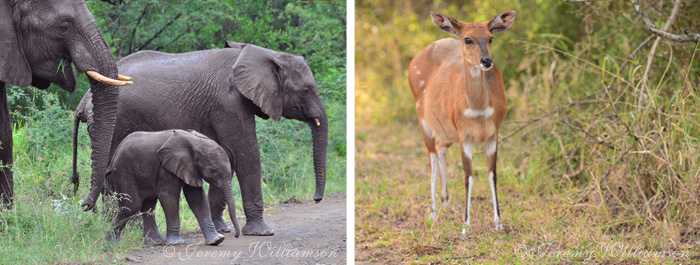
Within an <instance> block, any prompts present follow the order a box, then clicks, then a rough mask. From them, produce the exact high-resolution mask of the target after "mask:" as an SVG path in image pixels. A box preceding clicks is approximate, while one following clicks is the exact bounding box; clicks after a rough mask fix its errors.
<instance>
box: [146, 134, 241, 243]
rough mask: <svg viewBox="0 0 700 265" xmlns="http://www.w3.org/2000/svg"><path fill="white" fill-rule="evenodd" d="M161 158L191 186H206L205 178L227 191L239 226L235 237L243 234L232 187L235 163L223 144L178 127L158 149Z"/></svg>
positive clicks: (169, 168)
mask: <svg viewBox="0 0 700 265" xmlns="http://www.w3.org/2000/svg"><path fill="white" fill-rule="evenodd" d="M158 159H159V160H160V162H161V163H162V164H163V167H164V168H165V169H167V170H168V171H170V172H171V173H173V174H174V175H175V176H177V177H178V178H180V179H182V180H183V181H184V182H185V184H187V185H190V186H193V187H202V184H203V182H202V180H205V181H206V182H209V185H212V186H215V187H217V188H218V189H220V190H222V191H224V195H225V199H226V203H227V204H228V210H229V216H230V217H231V222H233V226H234V228H235V233H234V236H235V237H238V236H239V235H240V232H241V230H240V228H239V226H238V219H237V218H236V203H235V200H234V197H233V187H232V186H231V180H232V176H233V174H232V173H231V163H230V162H229V159H228V156H227V155H226V151H225V150H224V148H223V147H221V146H220V145H219V144H217V143H216V142H214V141H213V140H211V139H209V138H207V137H206V136H204V135H202V134H200V133H198V132H196V131H193V130H188V131H186V132H183V131H180V130H177V131H173V135H172V136H170V138H168V140H166V141H165V143H163V146H161V148H160V149H158Z"/></svg>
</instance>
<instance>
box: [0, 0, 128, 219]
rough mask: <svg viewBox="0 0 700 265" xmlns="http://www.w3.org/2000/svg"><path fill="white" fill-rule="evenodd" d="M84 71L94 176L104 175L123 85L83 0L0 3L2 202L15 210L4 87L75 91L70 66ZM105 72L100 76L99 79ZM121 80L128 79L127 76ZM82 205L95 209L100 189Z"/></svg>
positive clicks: (110, 54)
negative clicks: (90, 92) (91, 111)
mask: <svg viewBox="0 0 700 265" xmlns="http://www.w3.org/2000/svg"><path fill="white" fill-rule="evenodd" d="M71 63H73V64H74V65H75V68H76V69H77V70H78V71H79V72H86V73H88V75H89V76H90V77H92V78H91V79H90V85H91V87H92V88H93V91H94V92H95V95H94V97H93V99H92V102H91V103H92V104H93V105H94V106H97V107H95V108H94V112H95V115H94V117H95V118H94V120H95V122H94V127H95V129H94V139H93V140H94V141H93V142H92V148H93V153H92V158H93V160H92V161H93V162H92V169H93V170H92V174H93V176H104V174H105V170H106V168H107V161H108V160H107V159H108V156H109V148H110V143H111V140H112V133H113V131H114V124H115V119H116V111H117V97H118V90H117V88H116V87H114V86H115V85H126V84H129V83H130V81H120V80H115V79H113V78H118V76H117V66H116V64H115V62H114V57H113V56H112V53H111V51H110V50H109V47H108V46H107V43H105V41H104V39H103V38H102V35H100V31H99V30H98V29H97V25H96V24H95V20H94V19H93V17H92V14H90V11H89V10H88V8H87V6H86V5H85V1H84V0H52V1H44V0H0V90H2V91H0V145H1V146H0V162H1V163H0V164H2V165H4V166H3V167H2V169H1V171H0V199H1V201H2V203H3V204H5V205H12V202H13V197H14V188H13V176H12V170H11V169H12V168H11V166H12V126H11V125H12V124H11V122H10V112H9V106H8V102H7V91H6V90H5V83H8V84H13V85H16V86H20V87H25V86H29V85H32V86H35V87H37V88H39V89H46V88H47V87H49V85H50V84H51V83H55V84H57V85H58V86H60V87H61V88H62V89H64V90H66V91H69V92H72V91H73V90H74V89H75V76H74V74H73V70H72V68H71V67H70V64H71ZM100 73H101V74H100ZM123 79H128V78H126V77H124V78H123ZM95 179H97V178H95ZM95 184H96V183H93V187H92V189H91V190H90V193H89V194H88V196H87V198H86V199H85V200H84V201H83V203H82V205H83V206H85V207H86V210H87V209H90V208H92V207H93V206H94V205H95V201H96V200H97V197H98V196H99V194H100V191H101V190H100V189H98V188H100V187H101V186H100V185H95Z"/></svg>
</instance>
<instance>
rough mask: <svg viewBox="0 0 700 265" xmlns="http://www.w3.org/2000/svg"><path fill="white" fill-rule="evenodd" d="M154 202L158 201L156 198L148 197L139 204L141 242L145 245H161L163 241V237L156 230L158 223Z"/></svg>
mask: <svg viewBox="0 0 700 265" xmlns="http://www.w3.org/2000/svg"><path fill="white" fill-rule="evenodd" d="M156 202H158V200H157V199H156V198H153V199H148V200H145V201H144V202H143V206H141V213H143V215H142V217H143V243H144V244H147V245H148V244H153V245H162V244H163V243H164V242H165V237H164V236H163V234H161V233H160V231H158V225H157V224H156V217H155V214H156V213H155V210H156Z"/></svg>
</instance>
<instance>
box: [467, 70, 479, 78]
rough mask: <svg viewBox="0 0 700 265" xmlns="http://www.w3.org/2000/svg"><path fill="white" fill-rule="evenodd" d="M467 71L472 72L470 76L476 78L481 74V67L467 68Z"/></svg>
mask: <svg viewBox="0 0 700 265" xmlns="http://www.w3.org/2000/svg"><path fill="white" fill-rule="evenodd" d="M469 73H470V74H472V77H474V78H477V77H480V76H481V69H479V67H472V68H471V69H469Z"/></svg>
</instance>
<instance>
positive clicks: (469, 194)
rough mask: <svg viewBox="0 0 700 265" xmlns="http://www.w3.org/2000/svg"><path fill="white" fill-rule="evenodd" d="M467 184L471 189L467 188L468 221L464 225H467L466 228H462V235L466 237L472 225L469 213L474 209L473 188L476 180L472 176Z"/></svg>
mask: <svg viewBox="0 0 700 265" xmlns="http://www.w3.org/2000/svg"><path fill="white" fill-rule="evenodd" d="M467 183H468V185H467V186H469V187H467V221H466V222H464V225H466V226H467V227H466V228H462V234H463V235H465V234H467V228H471V226H472V225H471V223H470V222H469V215H470V214H469V212H470V210H471V208H472V187H474V178H473V177H472V176H469V178H467Z"/></svg>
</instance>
